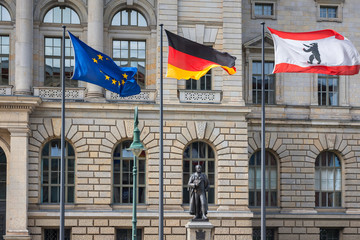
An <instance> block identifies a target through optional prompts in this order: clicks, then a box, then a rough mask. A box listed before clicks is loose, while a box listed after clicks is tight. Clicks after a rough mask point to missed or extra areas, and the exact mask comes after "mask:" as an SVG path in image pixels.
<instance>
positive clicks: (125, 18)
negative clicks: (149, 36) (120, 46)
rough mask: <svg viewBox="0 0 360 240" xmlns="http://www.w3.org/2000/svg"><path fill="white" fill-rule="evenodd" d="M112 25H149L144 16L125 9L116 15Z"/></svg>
mask: <svg viewBox="0 0 360 240" xmlns="http://www.w3.org/2000/svg"><path fill="white" fill-rule="evenodd" d="M111 25H112V26H137V27H147V25H148V24H147V21H146V19H145V17H144V15H142V14H141V13H140V12H138V11H136V10H134V9H124V10H121V11H119V12H117V13H116V14H115V15H114V17H113V19H112V21H111Z"/></svg>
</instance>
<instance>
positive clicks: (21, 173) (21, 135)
mask: <svg viewBox="0 0 360 240" xmlns="http://www.w3.org/2000/svg"><path fill="white" fill-rule="evenodd" d="M8 130H9V132H10V149H11V153H10V159H9V161H8V174H7V189H6V195H7V199H6V200H7V202H8V203H9V204H7V205H6V236H5V237H4V239H9V240H18V239H30V236H29V232H28V230H27V226H28V223H27V221H28V216H27V206H28V202H27V187H28V177H27V172H28V168H27V159H28V136H29V129H28V128H26V127H23V128H21V127H18V128H10V129H8Z"/></svg>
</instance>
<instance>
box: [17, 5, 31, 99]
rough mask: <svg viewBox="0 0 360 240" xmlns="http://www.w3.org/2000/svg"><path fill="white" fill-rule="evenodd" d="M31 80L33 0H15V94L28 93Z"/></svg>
mask: <svg viewBox="0 0 360 240" xmlns="http://www.w3.org/2000/svg"><path fill="white" fill-rule="evenodd" d="M32 80H33V0H17V1H16V40H15V94H16V95H30V93H31V85H32Z"/></svg>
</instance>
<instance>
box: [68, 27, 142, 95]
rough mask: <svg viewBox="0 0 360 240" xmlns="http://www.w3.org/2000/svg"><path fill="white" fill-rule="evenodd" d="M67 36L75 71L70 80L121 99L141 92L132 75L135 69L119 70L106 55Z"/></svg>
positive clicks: (124, 68) (75, 38)
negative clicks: (69, 41)
mask: <svg viewBox="0 0 360 240" xmlns="http://www.w3.org/2000/svg"><path fill="white" fill-rule="evenodd" d="M68 33H69V36H70V39H71V42H72V45H73V47H74V52H75V69H74V75H73V76H72V79H75V80H81V81H85V82H89V83H92V84H95V85H99V86H101V87H103V88H106V89H108V90H110V91H112V92H115V93H118V94H119V95H120V96H121V97H127V96H131V95H136V94H139V93H140V92H141V90H140V86H139V85H138V84H137V83H136V81H135V79H134V75H135V74H136V72H137V68H134V67H123V68H120V67H118V66H117V65H116V63H115V62H114V61H113V60H112V59H111V58H110V57H109V56H107V55H105V54H103V53H101V52H99V51H96V50H95V49H93V48H91V47H89V46H88V45H86V44H85V43H84V42H82V41H81V40H80V39H78V38H77V37H75V36H74V35H72V34H71V33H70V32H68Z"/></svg>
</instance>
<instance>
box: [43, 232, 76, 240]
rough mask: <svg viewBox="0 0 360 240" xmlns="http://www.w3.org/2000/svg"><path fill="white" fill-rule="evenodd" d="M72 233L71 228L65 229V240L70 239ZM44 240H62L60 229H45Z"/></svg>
mask: <svg viewBox="0 0 360 240" xmlns="http://www.w3.org/2000/svg"><path fill="white" fill-rule="evenodd" d="M70 235H71V231H70V229H65V236H64V237H65V240H70ZM44 240H60V233H59V229H44Z"/></svg>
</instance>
